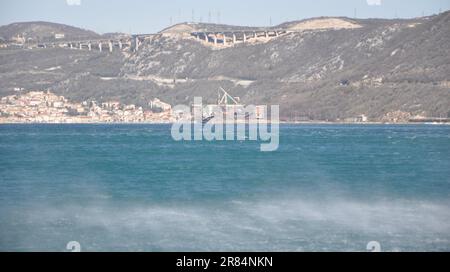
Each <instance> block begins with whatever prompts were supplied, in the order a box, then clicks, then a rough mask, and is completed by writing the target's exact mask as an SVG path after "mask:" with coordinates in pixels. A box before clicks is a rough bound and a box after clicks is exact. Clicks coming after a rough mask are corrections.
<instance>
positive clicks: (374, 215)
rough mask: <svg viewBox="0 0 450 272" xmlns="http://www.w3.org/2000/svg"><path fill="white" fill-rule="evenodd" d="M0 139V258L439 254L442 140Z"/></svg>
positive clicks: (318, 135)
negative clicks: (273, 146)
mask: <svg viewBox="0 0 450 272" xmlns="http://www.w3.org/2000/svg"><path fill="white" fill-rule="evenodd" d="M259 146H260V143H257V142H248V141H246V142H245V141H244V142H205V141H201V142H175V141H173V140H172V138H171V136H170V126H168V125H1V126H0V251H64V250H65V247H66V244H67V243H68V242H69V241H78V242H79V243H80V244H81V247H82V250H83V251H107V250H108V251H110V250H112V251H210V250H218V251H241V250H247V251H365V250H366V245H367V243H368V242H369V241H378V242H379V243H380V244H381V247H382V250H383V251H450V127H449V126H426V125H418V126H381V125H369V126H356V125H355V126H350V125H295V126H294V125H283V126H282V127H281V129H280V148H279V150H278V151H276V152H269V153H263V152H260V151H259Z"/></svg>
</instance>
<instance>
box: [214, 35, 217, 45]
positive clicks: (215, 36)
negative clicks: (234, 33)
mask: <svg viewBox="0 0 450 272" xmlns="http://www.w3.org/2000/svg"><path fill="white" fill-rule="evenodd" d="M214 45H217V35H216V34H214Z"/></svg>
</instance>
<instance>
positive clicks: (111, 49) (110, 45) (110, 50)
mask: <svg viewBox="0 0 450 272" xmlns="http://www.w3.org/2000/svg"><path fill="white" fill-rule="evenodd" d="M112 51H113V44H112V42H111V41H110V42H109V52H110V53H111V52H112Z"/></svg>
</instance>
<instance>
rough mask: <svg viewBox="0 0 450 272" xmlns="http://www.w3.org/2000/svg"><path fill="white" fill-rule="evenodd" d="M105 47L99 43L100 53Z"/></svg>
mask: <svg viewBox="0 0 450 272" xmlns="http://www.w3.org/2000/svg"><path fill="white" fill-rule="evenodd" d="M102 47H103V45H102V42H99V43H98V50H99V51H100V52H102V50H103V48H102Z"/></svg>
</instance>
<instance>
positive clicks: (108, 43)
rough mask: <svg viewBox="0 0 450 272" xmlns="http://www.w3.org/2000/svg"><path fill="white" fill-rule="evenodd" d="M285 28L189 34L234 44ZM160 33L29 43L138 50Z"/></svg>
mask: <svg viewBox="0 0 450 272" xmlns="http://www.w3.org/2000/svg"><path fill="white" fill-rule="evenodd" d="M286 33H287V31H286V30H282V29H270V30H264V29H263V30H237V31H221V32H210V31H202V32H192V33H190V35H191V36H193V37H195V38H196V39H197V40H198V41H204V42H207V43H211V44H214V45H224V46H227V45H234V44H237V43H246V42H248V41H251V40H254V39H260V38H263V39H264V38H265V39H270V38H273V37H278V36H280V35H283V34H286ZM157 35H160V34H139V35H132V36H130V37H125V38H117V39H92V40H79V41H54V42H46V43H37V44H33V45H31V48H33V47H35V48H69V49H78V50H89V51H92V50H96V51H100V52H113V51H115V50H119V51H131V52H136V51H139V49H140V46H141V45H142V43H143V42H144V41H145V40H146V39H149V38H152V37H155V36H157Z"/></svg>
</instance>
